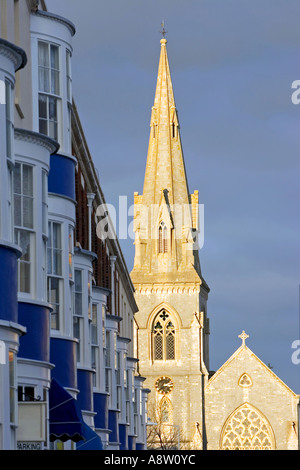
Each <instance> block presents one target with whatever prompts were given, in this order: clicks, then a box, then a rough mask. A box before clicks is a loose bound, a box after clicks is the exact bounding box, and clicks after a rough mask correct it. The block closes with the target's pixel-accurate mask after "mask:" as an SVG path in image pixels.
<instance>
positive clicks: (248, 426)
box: [221, 404, 274, 450]
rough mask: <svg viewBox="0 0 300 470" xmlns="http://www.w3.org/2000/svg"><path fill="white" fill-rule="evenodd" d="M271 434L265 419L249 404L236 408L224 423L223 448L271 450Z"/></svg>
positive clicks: (272, 445)
mask: <svg viewBox="0 0 300 470" xmlns="http://www.w3.org/2000/svg"><path fill="white" fill-rule="evenodd" d="M273 441H274V440H273V436H272V432H271V428H270V425H269V423H268V421H267V419H266V418H265V417H264V416H263V415H262V414H261V413H259V411H258V410H256V409H255V408H253V407H252V406H251V405H248V404H244V405H243V406H241V407H240V408H238V409H237V410H236V411H235V413H234V414H233V415H232V416H231V417H230V418H229V420H228V421H227V423H226V424H225V427H224V431H223V436H222V440H221V449H223V450H272V449H274V443H273Z"/></svg>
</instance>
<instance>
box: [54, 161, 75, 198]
mask: <svg viewBox="0 0 300 470" xmlns="http://www.w3.org/2000/svg"><path fill="white" fill-rule="evenodd" d="M75 165H76V163H75V161H74V160H73V159H71V158H68V157H65V156H63V155H59V154H54V155H51V158H50V172H49V178H48V191H49V193H54V194H58V195H60V196H66V197H69V198H71V199H73V200H75Z"/></svg>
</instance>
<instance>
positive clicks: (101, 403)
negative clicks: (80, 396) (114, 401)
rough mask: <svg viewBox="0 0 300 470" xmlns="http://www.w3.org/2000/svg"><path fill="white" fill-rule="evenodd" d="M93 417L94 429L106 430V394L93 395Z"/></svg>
mask: <svg viewBox="0 0 300 470" xmlns="http://www.w3.org/2000/svg"><path fill="white" fill-rule="evenodd" d="M94 411H95V413H97V414H96V416H95V417H94V423H95V428H97V429H108V395H107V394H106V393H94Z"/></svg>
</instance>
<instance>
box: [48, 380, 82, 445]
mask: <svg viewBox="0 0 300 470" xmlns="http://www.w3.org/2000/svg"><path fill="white" fill-rule="evenodd" d="M49 423H50V441H51V442H53V441H55V440H57V439H59V440H60V441H63V442H66V441H68V440H72V441H74V442H79V441H81V440H83V439H84V435H85V423H84V422H83V419H82V416H81V411H80V410H79V408H78V405H77V402H76V400H75V398H73V397H72V395H71V394H70V393H69V392H67V390H65V389H64V388H63V387H62V386H61V385H60V384H59V383H58V382H57V381H56V380H55V379H52V381H51V386H50V390H49Z"/></svg>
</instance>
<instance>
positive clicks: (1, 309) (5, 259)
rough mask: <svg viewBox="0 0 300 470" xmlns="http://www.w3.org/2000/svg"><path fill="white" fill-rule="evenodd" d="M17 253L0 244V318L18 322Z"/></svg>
mask: <svg viewBox="0 0 300 470" xmlns="http://www.w3.org/2000/svg"><path fill="white" fill-rule="evenodd" d="M17 260H18V254H17V252H16V251H14V250H13V249H10V248H8V247H6V246H1V245H0V266H1V269H0V299H1V301H0V320H6V321H11V322H15V323H18V262H17Z"/></svg>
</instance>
